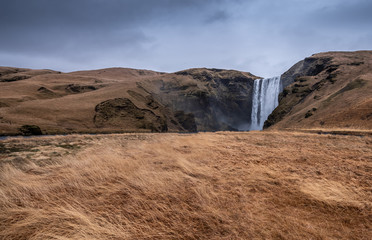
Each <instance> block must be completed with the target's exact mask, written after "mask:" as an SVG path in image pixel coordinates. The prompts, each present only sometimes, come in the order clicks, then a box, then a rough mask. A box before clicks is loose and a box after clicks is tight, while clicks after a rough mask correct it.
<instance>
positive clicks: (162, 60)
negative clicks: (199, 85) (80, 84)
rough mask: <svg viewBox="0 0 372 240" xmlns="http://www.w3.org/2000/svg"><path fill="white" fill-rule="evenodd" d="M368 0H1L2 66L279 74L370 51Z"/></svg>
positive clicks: (370, 4) (371, 4)
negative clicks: (328, 54)
mask: <svg viewBox="0 0 372 240" xmlns="http://www.w3.org/2000/svg"><path fill="white" fill-rule="evenodd" d="M370 12H372V2H371V1H369V0H354V1H346V0H328V1H323V0H282V1H272V0H203V1H201V0H156V1H155V0H64V1H60V0H32V1H30V0H23V1H21V0H0V34H1V37H0V65H8V66H9V65H13V66H20V67H33V68H53V69H57V70H64V71H71V70H76V69H92V68H103V67H110V66H122V67H135V68H149V69H154V70H161V71H176V70H180V69H183V68H189V67H218V68H234V69H239V70H245V71H251V72H253V73H255V74H257V75H261V76H271V75H273V74H275V75H278V74H280V73H282V72H283V71H285V70H287V68H288V67H290V66H291V65H292V64H293V63H295V62H296V61H298V60H300V59H302V58H304V57H306V56H308V55H310V54H312V53H316V52H320V51H328V50H357V49H363V48H364V49H371V48H372V32H371V27H370V26H371V25H372V14H370Z"/></svg>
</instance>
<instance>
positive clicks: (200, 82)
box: [138, 68, 258, 131]
mask: <svg viewBox="0 0 372 240" xmlns="http://www.w3.org/2000/svg"><path fill="white" fill-rule="evenodd" d="M257 78H258V77H256V76H254V75H252V74H250V73H246V72H239V71H233V70H222V69H206V68H200V69H189V70H185V71H180V72H176V73H174V74H167V75H163V76H161V77H158V78H154V79H151V80H149V81H144V82H140V83H139V84H138V85H139V86H140V87H141V88H143V89H145V90H146V91H147V92H149V93H151V94H152V96H153V97H154V98H155V99H156V100H157V101H158V102H160V103H162V104H163V105H164V106H166V107H169V108H170V109H172V111H174V112H177V111H183V112H184V113H185V114H192V115H193V116H194V117H195V122H196V126H197V130H198V131H219V130H247V129H248V127H249V123H250V116H251V106H252V88H253V81H254V80H255V79H257Z"/></svg>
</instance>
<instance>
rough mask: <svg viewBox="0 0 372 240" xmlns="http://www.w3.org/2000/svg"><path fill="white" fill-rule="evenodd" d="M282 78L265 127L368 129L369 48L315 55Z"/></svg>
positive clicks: (371, 92) (371, 108) (371, 96)
mask: <svg viewBox="0 0 372 240" xmlns="http://www.w3.org/2000/svg"><path fill="white" fill-rule="evenodd" d="M282 81H283V83H284V84H285V85H288V84H290V85H289V86H288V87H286V88H285V89H284V91H283V92H282V93H281V95H280V96H279V100H280V103H279V106H278V107H277V108H276V109H275V110H274V112H273V113H272V114H271V115H270V116H269V119H268V120H267V121H266V123H265V127H266V128H267V127H270V128H276V129H283V128H302V129H304V128H328V129H329V128H343V129H344V128H346V129H347V128H352V129H372V51H358V52H327V53H320V54H315V55H313V56H311V57H309V58H306V59H305V60H303V61H300V62H299V63H297V64H296V65H294V66H293V67H292V68H291V69H289V70H288V71H287V72H286V73H284V74H283V75H282ZM272 125H273V126H272Z"/></svg>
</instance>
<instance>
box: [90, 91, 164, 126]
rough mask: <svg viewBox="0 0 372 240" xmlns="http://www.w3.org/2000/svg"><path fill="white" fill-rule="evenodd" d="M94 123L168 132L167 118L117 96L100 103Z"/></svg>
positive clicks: (96, 109)
mask: <svg viewBox="0 0 372 240" xmlns="http://www.w3.org/2000/svg"><path fill="white" fill-rule="evenodd" d="M95 111H96V114H95V116H94V123H95V125H96V126H97V127H114V128H115V127H116V128H123V129H126V130H135V129H148V130H151V131H152V132H166V131H167V130H168V127H167V123H166V120H165V119H164V118H162V117H160V116H157V115H156V114H154V113H153V112H152V111H150V110H147V109H140V108H138V107H136V106H135V105H134V104H133V103H132V101H130V100H129V99H128V98H115V99H110V100H107V101H104V102H102V103H100V104H98V105H97V106H96V108H95Z"/></svg>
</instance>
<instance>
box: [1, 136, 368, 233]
mask: <svg viewBox="0 0 372 240" xmlns="http://www.w3.org/2000/svg"><path fill="white" fill-rule="evenodd" d="M371 146H372V137H371V135H366V136H353V135H347V136H343V135H333V134H314V133H305V132H275V131H264V132H217V133H197V134H174V133H172V134H171V133H169V134H112V135H71V136H53V137H47V136H44V137H31V138H8V139H2V140H0V163H1V164H0V239H7V240H8V239H9V240H11V239H366V240H367V239H372V187H371V186H372V147H371Z"/></svg>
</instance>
